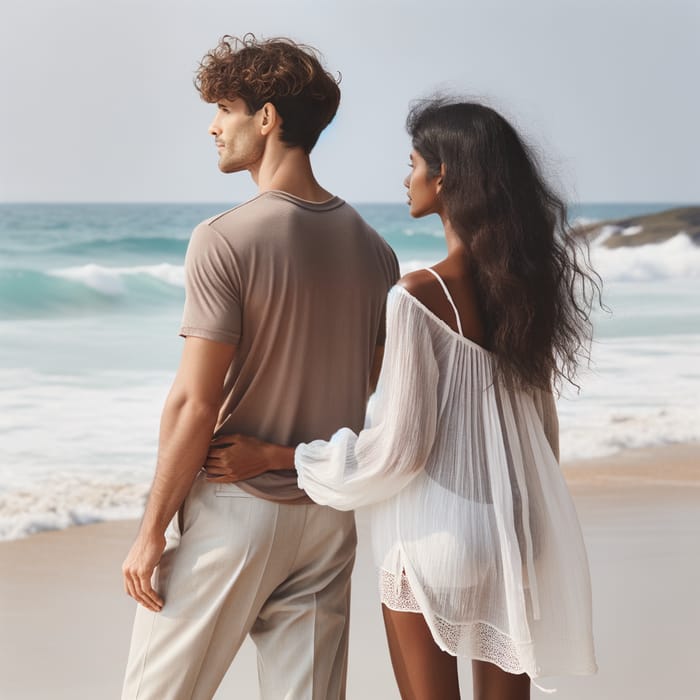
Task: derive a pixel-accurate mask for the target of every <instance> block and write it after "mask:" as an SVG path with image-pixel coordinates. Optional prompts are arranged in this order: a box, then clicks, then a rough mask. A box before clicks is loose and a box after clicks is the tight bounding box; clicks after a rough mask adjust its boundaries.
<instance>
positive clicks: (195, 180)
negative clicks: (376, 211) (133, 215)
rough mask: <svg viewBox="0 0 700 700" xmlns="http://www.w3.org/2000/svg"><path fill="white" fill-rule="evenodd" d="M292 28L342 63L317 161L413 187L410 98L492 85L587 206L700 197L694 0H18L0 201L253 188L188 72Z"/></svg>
mask: <svg viewBox="0 0 700 700" xmlns="http://www.w3.org/2000/svg"><path fill="white" fill-rule="evenodd" d="M248 31H251V32H254V33H256V34H257V35H259V36H265V37H270V36H275V35H286V36H290V37H292V38H294V39H297V40H299V41H303V42H305V43H310V44H313V45H315V46H317V47H318V48H319V49H320V50H321V51H322V53H323V54H324V56H325V59H326V64H327V66H328V68H329V69H330V70H332V71H340V72H341V73H342V83H341V89H342V95H343V96H342V102H341V107H340V111H339V113H338V116H337V117H336V120H335V121H334V123H333V124H332V125H331V127H330V128H329V129H328V130H327V132H326V133H325V134H324V136H322V138H321V140H320V141H319V144H318V146H317V147H316V149H315V151H314V153H313V163H314V167H315V169H316V172H317V175H318V177H319V179H320V180H321V182H322V184H323V185H324V186H325V187H326V188H328V189H331V190H333V191H334V192H336V193H338V194H339V195H341V196H342V197H344V198H345V199H348V200H350V201H353V202H369V201H388V202H391V201H403V198H404V197H403V187H402V185H401V183H402V180H403V178H404V176H405V173H406V163H407V157H408V152H409V150H410V147H409V142H408V138H407V136H406V134H405V130H404V119H405V115H406V111H407V108H408V105H409V103H410V101H411V100H412V99H414V98H416V97H421V96H425V95H429V94H430V93H432V92H434V91H436V90H449V91H452V92H457V93H461V94H466V95H471V96H476V97H480V98H483V99H486V100H487V101H488V102H489V104H491V105H492V106H495V107H496V108H498V109H500V110H502V111H503V112H504V113H505V114H506V115H507V116H509V117H510V118H512V119H513V120H514V121H515V123H516V125H517V126H519V127H520V129H521V131H522V132H524V134H525V135H526V136H527V137H528V138H529V139H531V140H532V141H534V142H535V143H536V144H538V145H539V146H540V147H541V149H542V151H543V152H544V153H545V154H546V156H547V160H548V166H549V169H550V172H551V173H552V174H553V175H554V176H555V177H556V178H558V179H559V181H560V182H562V183H563V186H564V189H565V191H566V192H567V193H568V195H569V198H570V199H572V200H574V201H581V202H605V201H610V202H644V201H649V202H698V201H700V174H699V171H698V163H699V162H700V136H699V134H698V129H699V125H700V89H698V69H699V68H700V41H699V40H698V37H699V36H700V3H698V2H697V0H603V1H601V0H547V1H545V0H526V1H522V0H453V2H446V1H445V0H422V1H421V2H416V1H415V0H403V1H401V0H373V1H369V2H368V1H367V0H341V1H339V2H332V1H331V0H324V1H322V0H316V1H313V0H288V1H283V0H257V1H256V0H246V2H236V1H235V0H228V1H227V2H223V1H220V0H218V1H215V0H21V2H20V0H14V2H4V3H3V12H2V19H1V20H0V100H1V101H0V120H1V122H0V126H1V128H0V201H5V202H7V201H10V202H12V201H32V200H34V201H78V202H84V201H184V202H192V201H216V202H228V201H230V202H235V201H240V200H242V199H244V198H246V197H248V196H249V195H250V194H252V193H253V192H254V187H253V185H252V184H251V183H250V181H249V177H248V175H247V173H242V174H237V175H228V176H226V175H222V174H221V173H219V172H218V170H217V168H216V161H217V156H216V151H215V149H214V146H213V143H212V138H211V137H210V136H209V135H208V134H207V126H208V124H209V121H210V119H211V117H212V116H213V109H212V107H211V106H210V105H206V104H204V103H203V102H201V101H200V99H199V97H198V95H197V93H196V91H195V90H194V88H193V86H192V78H193V75H194V71H195V68H196V65H197V62H198V61H199V59H200V58H201V56H202V55H203V54H204V53H205V52H206V51H207V50H208V49H209V48H210V47H211V46H213V45H214V44H216V42H217V40H218V38H219V37H220V36H221V35H223V34H226V33H229V34H243V33H245V32H248Z"/></svg>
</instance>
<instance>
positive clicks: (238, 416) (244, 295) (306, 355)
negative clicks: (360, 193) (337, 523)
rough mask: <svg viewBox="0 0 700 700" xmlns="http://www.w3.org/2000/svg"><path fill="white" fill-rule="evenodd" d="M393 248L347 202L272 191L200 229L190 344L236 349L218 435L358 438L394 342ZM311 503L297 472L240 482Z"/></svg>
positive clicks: (190, 261) (185, 330)
mask: <svg viewBox="0 0 700 700" xmlns="http://www.w3.org/2000/svg"><path fill="white" fill-rule="evenodd" d="M398 276H399V268H398V263H397V261H396V256H395V255H394V253H393V251H392V250H391V248H390V247H389V245H388V244H387V243H386V242H385V241H384V240H383V239H382V238H381V237H380V236H379V235H378V234H377V233H376V231H374V229H372V228H370V226H368V225H367V223H365V221H363V219H362V218H361V217H360V216H359V215H358V214H357V212H356V211H355V210H354V209H353V208H352V207H350V206H349V205H348V204H346V203H345V202H344V201H343V200H341V199H339V198H338V197H333V198H332V199H330V200H328V201H327V202H323V203H321V204H316V203H313V202H307V201H305V200H302V199H298V198H297V197H294V196H292V195H289V194H287V193H284V192H278V191H271V192H264V193H262V194H260V195H258V196H257V197H255V198H253V199H251V200H250V201H248V202H246V203H245V204H242V205H240V206H238V207H236V208H234V209H231V210H230V211H227V212H224V213H223V214H220V215H218V216H215V217H214V218H212V219H209V220H208V221H206V222H203V223H201V224H199V226H197V227H196V228H195V230H194V232H193V233H192V238H191V240H190V244H189V247H188V249H187V256H186V259H185V291H186V300H185V310H184V314H183V319H182V328H181V330H180V334H181V335H183V336H197V337H199V338H207V339H209V340H215V341H219V342H222V343H231V344H234V345H236V354H235V357H234V360H233V363H232V364H231V367H230V368H229V371H228V373H227V375H226V380H225V385H224V397H225V398H224V402H223V404H222V407H221V411H220V413H219V420H218V423H217V429H216V432H217V434H219V435H229V434H232V433H243V434H246V435H254V436H256V437H259V438H262V439H263V440H267V441H269V442H274V443H277V444H281V445H296V444H298V443H300V442H309V441H310V440H314V439H323V440H328V439H329V438H330V437H331V435H332V434H333V433H334V432H335V431H336V430H337V429H338V428H340V427H343V426H348V427H350V428H352V429H353V430H354V431H359V430H360V429H361V428H362V425H363V422H364V415H365V408H366V404H367V395H368V377H369V373H370V369H371V366H372V360H373V357H374V350H375V347H376V346H377V345H378V344H379V345H382V344H383V342H384V310H385V302H386V296H387V292H388V290H389V288H390V287H391V286H392V285H393V284H394V283H395V282H396V280H397V279H398ZM239 485H240V486H241V488H243V489H245V490H246V491H248V492H250V493H253V494H255V495H257V496H260V497H262V498H266V499H268V500H273V501H279V502H285V503H310V502H311V501H310V499H309V498H308V496H306V494H305V493H304V492H303V491H301V490H300V489H299V488H298V486H297V476H296V472H295V471H280V472H268V473H266V474H261V475H260V476H257V477H255V478H253V479H249V480H248V481H245V482H240V483H239Z"/></svg>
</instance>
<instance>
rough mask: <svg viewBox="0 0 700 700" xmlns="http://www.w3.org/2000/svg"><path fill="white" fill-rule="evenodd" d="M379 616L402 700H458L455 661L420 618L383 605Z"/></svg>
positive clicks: (414, 614) (415, 614) (417, 615)
mask: <svg viewBox="0 0 700 700" xmlns="http://www.w3.org/2000/svg"><path fill="white" fill-rule="evenodd" d="M382 613H383V615H384V627H385V628H386V637H387V641H388V642H389V654H390V655H391V665H392V666H393V668H394V676H395V677H396V682H397V684H398V686H399V692H400V693H401V698H402V700H459V678H458V676H457V659H456V658H455V657H454V656H451V655H450V654H448V653H447V652H445V651H442V650H441V649H440V647H438V645H437V644H435V641H434V640H433V636H432V634H431V633H430V630H429V629H428V625H427V624H426V623H425V619H424V618H423V616H422V615H421V614H420V613H414V612H396V611H394V610H390V609H389V608H387V607H386V605H382Z"/></svg>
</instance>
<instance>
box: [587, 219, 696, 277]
mask: <svg viewBox="0 0 700 700" xmlns="http://www.w3.org/2000/svg"><path fill="white" fill-rule="evenodd" d="M608 228H611V227H604V229H603V231H602V232H601V234H600V235H599V236H598V238H596V239H595V241H594V242H593V243H594V244H593V245H592V246H591V262H592V264H593V267H594V268H595V269H596V271H597V272H598V274H599V275H600V276H601V277H602V278H603V281H604V282H651V281H655V280H668V279H674V278H700V246H696V245H695V244H694V243H693V241H692V239H691V238H690V237H689V236H688V235H687V234H685V233H679V234H677V235H675V236H673V237H672V238H669V239H668V240H667V241H664V242H663V243H653V244H649V245H642V246H623V247H619V248H606V247H604V246H602V245H600V244H601V243H602V242H603V241H605V240H606V239H607V238H609V237H610V235H612V234H611V233H610V231H608V230H607V229H608Z"/></svg>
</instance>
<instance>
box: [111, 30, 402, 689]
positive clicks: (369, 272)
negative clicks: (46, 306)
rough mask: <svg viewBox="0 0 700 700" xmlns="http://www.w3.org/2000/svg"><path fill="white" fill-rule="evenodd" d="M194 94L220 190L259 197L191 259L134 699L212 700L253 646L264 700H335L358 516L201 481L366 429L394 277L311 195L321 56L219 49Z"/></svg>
mask: <svg viewBox="0 0 700 700" xmlns="http://www.w3.org/2000/svg"><path fill="white" fill-rule="evenodd" d="M196 85H197V88H198V90H199V92H200V94H201V96H202V97H203V99H204V100H206V101H207V102H210V103H216V105H217V112H216V116H215V118H214V121H213V122H212V124H211V127H210V129H209V131H210V133H211V134H212V136H214V139H215V143H216V146H217V149H218V153H219V168H220V170H222V171H223V172H226V173H232V172H239V171H241V170H248V171H249V172H250V174H251V176H252V177H253V179H254V181H255V182H256V183H257V185H258V189H259V194H258V195H257V196H256V197H254V198H253V199H251V200H250V201H248V202H246V203H244V204H242V205H240V206H239V207H236V208H234V209H232V210H230V211H227V212H224V213H222V214H220V215H218V216H215V217H214V218H212V219H210V220H208V221H206V222H204V223H202V224H200V225H199V226H197V228H195V230H194V232H193V234H192V239H191V241H190V245H189V248H188V251H187V256H186V261H185V289H186V301H185V309H184V315H183V321H182V328H181V335H183V336H184V337H185V342H184V349H183V354H182V359H181V363H180V367H179V369H178V372H177V375H176V377H175V380H174V383H173V387H172V389H171V391H170V394H169V396H168V398H167V400H166V403H165V406H164V409H163V415H162V420H161V432H160V444H159V451H158V463H157V467H156V473H155V477H154V481H153V485H152V489H151V493H150V495H149V499H148V503H147V505H146V510H145V514H144V516H143V521H142V523H141V527H140V530H139V533H138V536H137V538H136V541H135V542H134V544H133V546H132V548H131V550H130V552H129V554H128V556H127V558H126V560H125V562H124V566H123V573H124V580H125V587H126V589H127V592H128V593H129V594H130V595H131V596H132V597H133V598H135V600H137V601H138V602H139V603H140V604H141V605H140V606H139V608H138V609H137V614H136V619H135V622H134V630H133V635H132V641H131V649H130V654H129V661H128V664H127V671H126V678H125V682H124V690H123V697H124V698H129V699H132V698H153V699H154V700H155V699H157V700H166V699H169V698H174V699H178V700H180V699H182V700H184V699H185V698H187V699H189V698H194V699H197V698H211V697H212V696H213V694H214V693H215V691H216V688H217V687H218V685H219V683H220V682H221V679H222V678H223V676H224V674H225V673H226V670H227V669H228V667H229V665H230V663H231V661H232V659H233V657H234V656H235V654H236V652H237V650H238V649H239V647H240V645H241V643H242V642H243V640H244V639H245V636H246V635H247V634H250V635H251V636H252V638H253V640H254V642H255V644H256V646H257V649H258V669H259V678H260V686H261V694H262V697H263V698H266V699H267V698H283V697H284V698H292V699H301V698H310V699H314V700H316V699H317V700H332V699H333V698H343V697H344V695H345V675H346V667H347V635H348V628H347V622H348V612H349V593H350V573H351V570H352V566H353V562H354V550H355V542H356V537H355V527H354V520H353V516H352V514H351V513H350V514H348V513H341V512H337V511H334V510H332V509H329V508H325V507H322V506H318V505H315V504H313V503H312V501H311V500H310V499H309V498H308V497H307V496H306V495H305V494H304V492H303V491H301V490H300V489H299V488H298V486H297V483H296V474H295V472H294V471H277V472H271V473H267V474H262V475H260V476H258V477H255V478H251V479H249V480H248V481H244V482H240V483H239V484H238V485H236V484H215V483H212V482H208V481H207V480H206V479H205V478H204V477H203V475H202V473H201V471H200V470H201V467H202V465H203V464H204V461H205V458H206V454H207V450H208V448H209V444H210V440H211V439H212V436H213V435H214V434H215V433H216V435H217V437H218V436H221V435H230V434H234V433H245V434H251V435H257V436H258V437H260V438H263V439H265V440H267V441H270V442H275V443H279V444H289V445H295V444H297V443H299V442H303V441H308V440H312V439H315V438H326V439H328V438H329V437H330V436H331V434H332V433H333V432H334V431H335V430H336V429H337V428H338V427H340V426H343V425H348V426H354V428H355V429H356V430H359V429H360V428H361V427H362V423H363V418H364V412H365V405H366V400H367V396H368V390H369V377H370V374H371V371H372V370H374V371H375V373H376V371H377V369H378V365H379V363H380V361H381V347H382V345H383V332H384V331H383V309H384V301H385V297H386V294H387V291H388V289H389V287H390V286H391V285H392V284H393V283H394V282H395V280H396V279H397V277H398V265H397V263H396V258H395V256H394V254H393V252H392V251H391V249H390V248H389V247H388V245H387V244H386V243H385V242H384V241H383V240H382V239H381V238H380V237H379V236H378V235H377V234H376V232H375V231H373V230H372V229H371V228H369V227H368V226H367V224H366V223H365V222H364V221H363V220H362V219H361V218H360V217H359V216H358V215H357V213H356V212H355V211H354V210H353V209H352V208H351V207H349V206H348V205H347V204H346V203H344V202H343V201H342V200H341V199H339V198H338V197H335V196H333V195H332V194H331V193H330V192H327V191H326V190H324V189H323V188H322V187H321V186H320V185H319V184H318V182H317V181H316V179H315V177H314V174H313V171H312V168H311V163H310V160H309V153H310V152H311V150H312V148H313V146H314V145H315V143H316V140H317V139H318V136H319V134H320V133H321V131H322V130H323V129H324V128H325V127H326V126H327V125H328V124H329V123H330V121H331V120H332V119H333V117H334V115H335V112H336V110H337V107H338V103H339V99H340V92H339V89H338V86H337V84H336V82H335V80H334V79H333V78H332V77H331V76H330V75H329V74H328V73H327V72H326V71H325V70H324V69H323V67H322V66H321V64H320V62H319V60H318V59H317V58H316V56H315V54H314V52H313V50H311V49H309V48H308V47H305V46H300V45H297V44H294V43H293V42H291V41H289V40H286V39H280V40H269V41H257V40H255V38H254V37H252V36H250V35H247V36H246V37H244V38H243V39H242V40H238V39H235V38H232V37H224V39H222V41H221V42H220V43H219V45H218V46H217V47H216V48H215V49H214V50H213V51H211V52H209V53H208V54H207V55H206V56H205V57H204V59H203V60H202V63H201V65H200V68H199V71H198V74H197V80H196ZM168 523H170V527H168V528H167V532H166V527H167V526H168ZM154 571H155V576H152V575H153V573H154Z"/></svg>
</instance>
